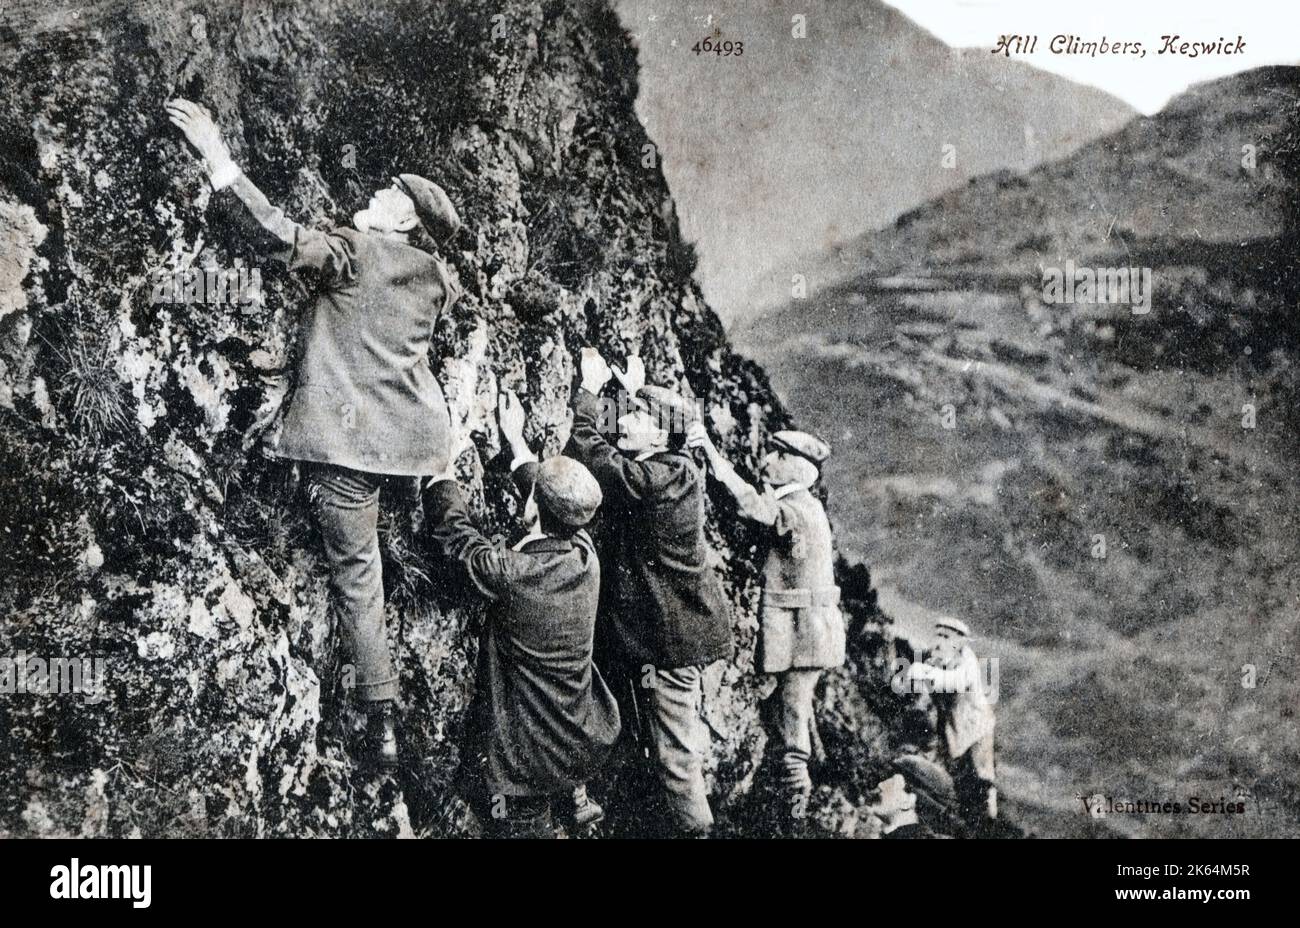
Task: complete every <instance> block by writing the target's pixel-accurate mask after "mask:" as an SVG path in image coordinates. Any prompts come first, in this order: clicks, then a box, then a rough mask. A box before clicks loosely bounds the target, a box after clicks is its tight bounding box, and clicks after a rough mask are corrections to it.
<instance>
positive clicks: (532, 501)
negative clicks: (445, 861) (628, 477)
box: [424, 393, 619, 837]
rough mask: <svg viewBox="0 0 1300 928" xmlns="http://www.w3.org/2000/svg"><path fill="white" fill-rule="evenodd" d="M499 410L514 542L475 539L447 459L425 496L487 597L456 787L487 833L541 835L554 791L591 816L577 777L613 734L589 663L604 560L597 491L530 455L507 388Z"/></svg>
mask: <svg viewBox="0 0 1300 928" xmlns="http://www.w3.org/2000/svg"><path fill="white" fill-rule="evenodd" d="M498 416H499V418H500V423H501V433H502V435H503V436H504V437H505V439H506V441H507V442H508V444H509V445H510V448H511V451H512V452H513V455H514V460H513V462H512V470H513V472H514V475H515V480H516V484H517V486H518V488H519V491H520V493H521V495H523V497H524V498H525V499H526V503H525V507H524V518H525V521H526V522H527V523H528V525H529V532H528V534H527V535H525V536H524V538H523V539H521V540H520V541H519V542H517V543H516V544H514V545H513V546H506V545H505V544H493V543H492V542H491V541H489V540H488V539H487V538H485V537H483V535H482V533H480V532H479V530H478V529H477V528H475V527H474V525H473V523H472V522H471V521H470V519H469V516H468V514H467V512H466V509H465V500H464V497H463V496H462V494H461V492H460V489H459V487H458V486H457V485H456V482H455V479H454V473H453V472H452V470H451V468H450V466H449V467H448V469H447V471H446V472H444V473H443V474H441V475H439V476H438V477H436V478H435V479H434V480H433V481H432V482H431V484H430V486H429V488H428V489H427V490H426V491H425V496H424V504H425V511H426V514H427V516H428V518H429V524H430V525H431V526H432V533H433V537H434V538H435V539H436V540H437V541H438V542H439V544H440V545H441V546H442V549H443V551H444V552H445V553H446V554H447V556H448V557H451V558H453V559H455V560H456V561H458V562H459V563H460V564H461V566H463V567H464V569H465V571H466V573H467V574H468V575H469V578H470V580H471V582H472V583H473V584H474V586H475V587H476V588H477V590H478V592H479V593H480V594H481V595H482V596H484V597H485V598H487V599H488V600H490V602H491V606H490V607H489V609H488V616H487V621H486V623H485V625H484V628H483V633H482V638H481V640H480V645H479V663H478V677H477V680H476V684H475V693H474V699H473V702H472V703H471V705H470V709H469V714H468V717H467V725H466V729H467V732H466V741H465V743H464V745H463V746H462V758H463V760H462V765H461V770H460V776H459V779H460V785H461V788H462V790H463V791H464V792H465V794H466V796H467V798H468V799H469V801H470V804H471V806H472V807H473V808H474V809H475V812H476V814H477V815H478V816H479V818H480V820H481V821H482V823H483V825H484V826H485V830H486V831H487V832H488V833H489V834H493V835H499V836H516V835H517V836H527V837H546V836H550V835H551V834H552V831H551V827H550V823H551V800H552V797H556V796H561V795H562V796H564V797H565V805H566V811H567V809H568V808H569V806H570V805H571V804H572V803H575V802H576V803H577V808H576V811H575V819H576V820H577V821H578V822H579V823H589V822H591V821H593V820H595V819H598V818H599V815H600V810H599V807H596V806H595V804H594V803H592V802H591V801H590V800H587V799H586V798H585V788H584V786H585V783H586V781H587V779H588V778H589V777H590V775H591V774H592V773H593V772H594V771H595V770H596V768H597V767H598V766H599V765H600V764H601V763H602V762H603V761H604V760H605V757H606V756H607V754H608V752H609V750H610V749H611V748H612V747H613V745H614V742H615V741H616V740H617V738H618V731H619V717H618V707H617V704H616V703H615V702H614V697H613V695H612V694H611V693H610V691H609V689H608V688H607V687H606V685H605V681H604V680H603V679H602V678H601V675H600V671H599V670H598V669H597V668H596V666H595V665H594V664H593V663H592V648H593V640H594V636H595V629H596V610H597V606H598V603H599V598H600V561H599V560H598V559H597V557H596V551H595V549H594V547H593V546H592V542H591V539H590V538H589V537H588V535H587V533H586V532H585V531H583V529H582V527H583V526H584V525H586V524H587V522H588V521H590V519H591V517H592V516H593V515H595V513H596V509H597V508H598V507H599V506H600V502H601V491H600V486H599V485H598V484H597V483H596V480H595V478H594V477H592V475H591V473H590V472H589V471H588V470H587V469H586V468H585V467H583V466H582V465H581V464H579V463H578V462H577V461H575V460H573V459H572V458H566V457H563V456H561V457H555V458H551V459H549V460H547V461H544V462H542V463H540V464H539V463H538V462H537V459H536V457H534V456H533V454H532V453H531V452H530V451H529V449H528V446H527V445H526V444H525V443H524V440H523V428H524V412H523V408H522V407H521V406H520V405H519V400H518V399H517V398H515V396H514V394H511V393H506V394H503V396H502V398H501V401H500V404H499V407H498Z"/></svg>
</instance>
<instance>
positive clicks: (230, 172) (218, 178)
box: [208, 161, 242, 190]
mask: <svg viewBox="0 0 1300 928" xmlns="http://www.w3.org/2000/svg"><path fill="white" fill-rule="evenodd" d="M241 173H242V172H241V171H240V170H239V165H237V164H235V162H233V161H226V162H223V163H222V164H218V165H215V166H213V167H212V168H210V170H209V173H208V180H210V181H212V189H213V190H224V189H225V188H227V187H229V186H230V185H231V184H233V183H234V182H235V181H237V180H238V179H239V175H240V174H241Z"/></svg>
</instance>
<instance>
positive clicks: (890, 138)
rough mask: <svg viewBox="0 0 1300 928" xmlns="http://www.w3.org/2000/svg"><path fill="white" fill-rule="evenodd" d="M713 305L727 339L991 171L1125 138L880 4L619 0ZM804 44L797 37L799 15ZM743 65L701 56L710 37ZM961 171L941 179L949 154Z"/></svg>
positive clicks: (1063, 97)
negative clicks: (815, 273)
mask: <svg viewBox="0 0 1300 928" xmlns="http://www.w3.org/2000/svg"><path fill="white" fill-rule="evenodd" d="M617 7H618V10H619V13H620V15H621V17H622V19H623V22H624V23H625V25H626V26H627V28H628V29H629V30H630V31H631V32H632V34H633V36H634V38H635V40H636V43H637V48H638V60H639V62H640V64H641V69H642V79H641V93H640V96H639V97H638V100H637V111H638V112H639V113H640V115H641V118H642V121H643V122H644V123H645V126H646V129H647V131H648V133H649V135H650V138H651V140H652V141H654V142H655V143H656V144H657V145H658V146H659V151H660V157H661V158H662V161H663V168H664V174H665V176H666V177H667V179H668V183H669V187H670V189H671V190H672V192H673V195H674V197H675V198H676V201H677V204H678V207H679V209H680V210H681V214H682V222H683V233H684V235H685V236H686V238H687V240H688V241H691V242H692V243H694V244H695V245H696V247H697V248H698V250H699V254H700V270H701V273H700V279H701V280H702V281H703V282H704V284H703V285H704V290H705V295H706V296H707V297H708V298H709V300H710V302H711V303H712V304H713V305H714V306H715V307H717V308H718V311H719V314H720V315H721V316H722V318H723V320H724V321H725V322H727V323H728V324H729V325H730V324H732V322H733V321H737V322H743V321H744V320H745V319H747V318H750V317H751V315H752V314H753V313H754V312H755V311H756V310H758V309H762V308H770V307H773V306H777V305H780V303H781V301H782V300H783V299H784V298H785V297H787V296H788V295H789V288H790V276H791V274H792V273H795V272H802V273H805V274H808V273H810V272H811V268H810V266H811V265H814V264H815V263H816V262H817V261H818V260H819V258H820V256H821V255H822V254H823V253H824V252H825V251H826V249H827V248H828V247H829V246H831V245H833V244H834V243H836V242H841V241H845V240H847V239H849V238H851V237H853V236H856V235H858V234H860V233H862V232H865V231H867V230H869V229H874V228H878V227H879V226H881V225H883V224H885V223H886V222H889V221H892V220H893V219H894V217H895V216H897V215H898V214H899V213H900V212H903V211H904V210H907V209H909V208H911V207H913V206H915V205H916V204H918V203H921V202H924V201H926V200H928V199H930V198H931V197H934V196H937V195H939V194H941V193H943V192H945V191H947V190H950V189H952V188H954V187H959V186H961V185H962V184H963V183H965V182H966V181H967V180H968V179H970V178H973V177H976V176H978V175H981V174H985V173H987V172H989V171H993V170H997V169H1002V168H1005V169H1010V170H1016V171H1021V170H1026V169H1028V168H1031V167H1033V166H1034V165H1037V164H1039V163H1041V162H1043V161H1050V160H1052V159H1054V158H1058V157H1060V156H1062V155H1065V154H1067V153H1069V152H1071V151H1073V150H1074V149H1076V148H1078V147H1079V146H1080V145H1083V144H1084V143H1086V142H1088V141H1090V140H1092V139H1094V138H1096V137H1098V136H1100V135H1103V134H1105V133H1107V132H1110V131H1112V130H1114V129H1116V128H1118V127H1119V126H1121V125H1123V124H1124V123H1125V122H1126V121H1127V120H1128V119H1129V118H1130V117H1131V116H1132V115H1133V110H1132V109H1131V108H1130V107H1129V106H1128V105H1127V104H1125V103H1123V102H1122V101H1120V100H1117V99H1115V98H1114V97H1111V96H1110V95H1108V94H1105V93H1102V92H1100V91H1098V90H1095V89H1093V88H1088V87H1083V86H1080V85H1078V84H1074V83H1072V82H1070V81H1068V80H1065V79H1063V78H1060V77H1057V76H1055V75H1052V74H1049V73H1047V72H1044V71H1040V70H1038V69H1036V68H1033V67H1030V66H1028V65H1026V64H1024V63H1023V62H1019V61H1015V60H1012V59H1009V58H1006V57H1003V56H994V55H991V54H989V50H988V49H982V50H979V49H976V50H959V49H953V48H950V47H949V46H947V45H945V44H944V43H943V42H941V41H939V40H938V39H937V38H935V37H934V36H933V35H931V34H930V33H928V32H926V31H925V30H924V29H922V28H921V27H920V26H918V25H916V23H914V22H912V21H911V20H910V19H908V18H907V17H906V16H904V15H903V14H901V13H899V12H898V11H897V10H894V9H893V8H892V7H889V6H887V5H886V4H884V3H882V2H880V0H813V2H810V3H805V4H802V5H801V6H799V7H798V8H797V9H796V8H794V7H790V6H789V5H788V4H783V3H780V2H778V0H760V2H754V0H724V2H721V3H717V2H709V3H703V2H694V0H692V2H684V3H673V4H663V3H660V2H656V0H619V2H618V4H617ZM794 13H798V14H800V15H802V16H804V17H805V20H804V24H805V27H806V37H805V38H801V39H797V38H793V37H792V36H791V29H792V24H791V16H792V14H794ZM709 35H712V36H714V37H715V38H716V39H718V40H719V41H741V42H743V43H744V53H743V55H740V56H735V55H733V56H730V57H722V58H719V57H717V56H715V55H695V54H693V53H692V52H691V49H692V47H693V46H694V45H695V43H696V42H698V41H699V40H700V39H702V38H704V37H705V36H709ZM948 145H951V146H952V152H951V153H952V156H953V160H952V161H951V163H950V164H945V163H944V160H943V159H944V155H945V146H948Z"/></svg>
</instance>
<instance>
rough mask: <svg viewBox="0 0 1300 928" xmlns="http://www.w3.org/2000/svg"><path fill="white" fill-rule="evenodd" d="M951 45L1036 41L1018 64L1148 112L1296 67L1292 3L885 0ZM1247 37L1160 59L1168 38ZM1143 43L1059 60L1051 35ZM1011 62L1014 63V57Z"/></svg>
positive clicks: (1299, 58)
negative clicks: (1178, 98) (1226, 81)
mask: <svg viewBox="0 0 1300 928" xmlns="http://www.w3.org/2000/svg"><path fill="white" fill-rule="evenodd" d="M885 2H887V3H888V4H889V5H890V6H892V7H894V8H895V9H898V10H900V11H902V12H903V13H904V14H905V15H906V16H908V17H909V18H910V19H912V20H913V21H915V22H916V23H918V24H919V25H921V26H923V27H924V28H925V29H927V30H928V31H929V32H931V33H932V34H934V35H935V36H937V37H938V38H939V39H941V40H942V41H944V42H945V43H947V44H948V45H952V46H957V47H971V48H988V49H992V48H994V46H996V45H997V42H998V37H999V36H1000V35H1016V34H1020V35H1033V34H1036V35H1038V37H1039V39H1038V44H1037V47H1036V50H1035V52H1034V53H1033V54H1028V55H1021V56H1019V57H1020V60H1021V61H1024V62H1026V63H1028V64H1032V65H1034V66H1035V67H1039V68H1042V69H1043V70H1046V71H1052V72H1053V73H1056V74H1061V75H1063V76H1065V77H1068V78H1070V79H1071V80H1075V81H1079V82H1081V83H1086V84H1091V85H1093V86H1094V87H1100V88H1101V89H1103V90H1105V91H1107V92H1108V93H1112V94H1114V95H1115V96H1117V97H1119V98H1121V99H1122V100H1125V101H1127V102H1128V103H1129V104H1130V105H1132V106H1133V107H1135V108H1136V109H1138V110H1141V111H1142V112H1143V113H1147V114H1151V113H1154V112H1156V111H1157V110H1159V109H1160V108H1161V107H1163V106H1164V104H1165V103H1167V102H1168V101H1169V98H1170V97H1173V96H1174V95H1176V94H1178V93H1179V92H1181V91H1183V90H1185V89H1186V88H1187V87H1188V86H1190V85H1192V84H1195V83H1197V82H1199V81H1204V80H1210V79H1212V78H1216V77H1223V76H1225V75H1227V74H1233V73H1235V72H1237V71H1244V70H1247V69H1249V68H1256V67H1260V66H1261V65H1267V64H1300V3H1298V2H1296V0H1085V2H1076V0H885ZM1175 34H1176V35H1180V36H1182V37H1183V40H1205V41H1215V40H1217V39H1218V38H1220V37H1223V38H1225V39H1229V40H1231V41H1232V42H1233V43H1234V44H1235V42H1236V40H1237V37H1238V36H1240V37H1242V38H1243V39H1244V41H1245V45H1244V48H1243V50H1242V53H1241V54H1235V55H1208V56H1206V55H1202V56H1198V57H1195V58H1192V57H1187V56H1181V55H1180V56H1171V55H1168V54H1164V55H1160V54H1157V51H1158V50H1159V49H1160V47H1161V46H1162V45H1163V44H1164V43H1163V41H1162V40H1161V38H1160V37H1161V36H1162V35H1175ZM1056 35H1076V36H1079V37H1080V38H1081V39H1086V40H1093V41H1100V40H1101V39H1102V38H1103V37H1104V38H1105V39H1106V41H1107V42H1111V41H1112V40H1114V39H1116V38H1118V39H1119V40H1120V41H1121V42H1126V41H1127V42H1139V41H1140V42H1141V43H1142V45H1143V47H1144V49H1145V50H1146V55H1145V57H1141V58H1138V57H1128V58H1125V57H1122V56H1119V57H1117V56H1115V55H1107V56H1105V57H1102V56H1100V55H1098V56H1097V57H1095V58H1093V57H1087V56H1078V55H1054V54H1052V53H1051V52H1050V51H1049V49H1048V46H1049V44H1050V42H1051V40H1052V37H1053V36H1056ZM1013 57H1014V56H1013Z"/></svg>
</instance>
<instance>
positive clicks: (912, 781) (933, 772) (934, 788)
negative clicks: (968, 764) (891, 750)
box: [891, 754, 957, 800]
mask: <svg viewBox="0 0 1300 928" xmlns="http://www.w3.org/2000/svg"><path fill="white" fill-rule="evenodd" d="M891 766H892V767H893V769H894V772H895V773H901V774H902V775H903V777H904V779H906V780H907V783H908V785H909V786H913V787H917V788H920V789H923V790H925V792H927V793H929V794H930V795H931V796H933V797H934V798H936V799H940V800H944V799H952V798H955V796H956V792H957V791H956V789H955V788H954V786H953V782H952V775H951V774H949V773H948V771H947V770H945V769H944V768H943V767H941V766H939V765H938V764H936V763H935V762H934V761H932V760H930V759H929V758H928V757H923V756H921V755H920V754H904V755H902V756H901V757H895V758H894V760H893V763H892V764H891Z"/></svg>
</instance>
